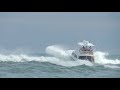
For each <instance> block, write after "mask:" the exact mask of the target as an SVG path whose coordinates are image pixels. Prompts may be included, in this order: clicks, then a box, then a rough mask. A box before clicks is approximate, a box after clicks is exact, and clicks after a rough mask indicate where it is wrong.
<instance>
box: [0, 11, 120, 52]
mask: <svg viewBox="0 0 120 90" xmlns="http://www.w3.org/2000/svg"><path fill="white" fill-rule="evenodd" d="M81 40H88V41H90V42H92V43H94V44H95V45H96V49H98V50H101V51H106V52H110V53H118V54H120V12H0V47H1V48H4V49H17V48H32V49H35V50H38V51H40V50H41V51H44V49H45V47H46V46H48V45H53V44H62V45H66V46H69V47H71V49H73V48H74V47H75V45H76V44H77V42H78V41H81Z"/></svg>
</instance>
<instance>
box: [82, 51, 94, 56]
mask: <svg viewBox="0 0 120 90" xmlns="http://www.w3.org/2000/svg"><path fill="white" fill-rule="evenodd" d="M80 54H90V55H93V51H81V52H80Z"/></svg>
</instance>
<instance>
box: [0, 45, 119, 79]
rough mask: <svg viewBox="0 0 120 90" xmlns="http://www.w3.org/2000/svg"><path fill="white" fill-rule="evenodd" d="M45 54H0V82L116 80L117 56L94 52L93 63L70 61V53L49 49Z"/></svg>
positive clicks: (117, 72)
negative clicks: (61, 79) (65, 79)
mask: <svg viewBox="0 0 120 90" xmlns="http://www.w3.org/2000/svg"><path fill="white" fill-rule="evenodd" d="M45 51H46V53H35V52H34V53H32V54H25V53H24V54H23V53H20V54H15V53H14V54H13V53H9V54H5V53H0V78H120V55H109V54H108V53H105V52H102V51H95V53H94V54H95V63H94V64H93V63H91V62H89V61H83V60H78V61H73V60H72V59H71V58H70V55H71V52H72V51H73V50H67V49H64V48H63V47H61V46H57V45H52V46H48V47H46V49H45Z"/></svg>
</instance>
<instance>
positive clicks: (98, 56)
mask: <svg viewBox="0 0 120 90" xmlns="http://www.w3.org/2000/svg"><path fill="white" fill-rule="evenodd" d="M45 51H46V53H47V54H50V55H51V56H39V57H38V56H32V55H25V54H19V55H17V54H9V55H5V54H0V62H8V61H12V62H26V61H38V62H49V63H52V64H56V65H61V66H68V67H73V66H80V65H87V66H93V65H94V64H93V63H91V62H89V61H84V60H78V61H73V60H72V59H71V58H70V55H71V53H72V51H73V50H66V49H64V48H63V47H61V46H58V45H53V46H48V47H47V48H46V50H45ZM106 55H108V54H107V53H104V52H100V51H96V52H95V63H96V64H100V65H104V67H109V68H119V67H118V66H110V65H109V64H113V65H116V64H120V60H118V59H115V60H112V59H107V58H106Z"/></svg>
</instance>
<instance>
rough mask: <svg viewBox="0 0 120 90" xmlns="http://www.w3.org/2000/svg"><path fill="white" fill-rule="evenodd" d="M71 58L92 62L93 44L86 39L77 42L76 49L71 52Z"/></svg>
mask: <svg viewBox="0 0 120 90" xmlns="http://www.w3.org/2000/svg"><path fill="white" fill-rule="evenodd" d="M72 58H73V59H74V60H88V61H90V62H94V45H93V44H92V43H90V42H89V41H86V40H83V41H82V42H79V43H78V47H77V49H76V50H74V51H73V52H72Z"/></svg>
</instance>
